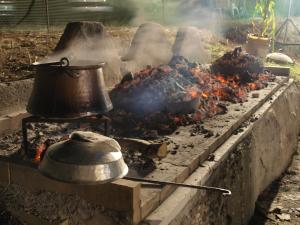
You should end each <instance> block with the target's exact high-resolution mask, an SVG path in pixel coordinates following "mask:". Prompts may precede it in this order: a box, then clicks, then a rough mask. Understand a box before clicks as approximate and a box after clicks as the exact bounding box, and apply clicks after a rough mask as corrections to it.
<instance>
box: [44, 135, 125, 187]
mask: <svg viewBox="0 0 300 225" xmlns="http://www.w3.org/2000/svg"><path fill="white" fill-rule="evenodd" d="M39 170H40V171H41V172H42V173H43V174H44V175H45V176H47V177H49V178H51V179H55V180H59V181H63V182H69V183H78V184H95V183H107V182H111V181H114V180H116V179H119V178H122V177H124V176H125V175H126V174H127V173H128V167H127V165H126V164H125V162H124V160H123V157H122V153H121V147H120V145H119V144H118V142H116V141H115V140H114V139H111V138H108V137H105V136H102V135H99V134H95V133H92V132H74V133H72V134H71V137H70V140H67V141H62V142H59V143H56V144H54V145H51V146H50V147H49V148H48V149H47V151H46V152H45V155H44V156H43V158H42V161H41V163H40V165H39Z"/></svg>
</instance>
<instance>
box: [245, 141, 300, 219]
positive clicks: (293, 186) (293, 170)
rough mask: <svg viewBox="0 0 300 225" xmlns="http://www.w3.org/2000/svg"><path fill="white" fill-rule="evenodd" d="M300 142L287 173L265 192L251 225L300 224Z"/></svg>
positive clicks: (258, 202) (257, 205) (259, 200)
mask: <svg viewBox="0 0 300 225" xmlns="http://www.w3.org/2000/svg"><path fill="white" fill-rule="evenodd" d="M299 184H300V142H299V147H298V151H297V153H296V155H295V156H294V158H293V161H292V163H291V165H290V167H289V168H288V169H287V171H286V172H285V173H284V174H283V176H282V177H281V178H279V179H278V180H277V181H274V183H273V184H272V185H270V187H268V188H267V190H265V191H264V192H263V193H262V194H261V196H260V197H259V199H258V201H257V203H256V212H255V215H254V217H253V218H252V221H251V222H250V224H249V225H297V224H300V185H299Z"/></svg>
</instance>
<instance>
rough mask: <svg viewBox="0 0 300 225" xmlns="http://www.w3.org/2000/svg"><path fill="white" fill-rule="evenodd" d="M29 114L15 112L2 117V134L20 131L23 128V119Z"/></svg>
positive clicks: (0, 120) (0, 119)
mask: <svg viewBox="0 0 300 225" xmlns="http://www.w3.org/2000/svg"><path fill="white" fill-rule="evenodd" d="M26 116H29V114H28V113H27V112H25V111H20V112H14V113H11V114H8V115H6V116H1V117H0V134H2V133H4V132H6V131H13V130H18V129H20V128H21V126H22V119H23V118H24V117H26Z"/></svg>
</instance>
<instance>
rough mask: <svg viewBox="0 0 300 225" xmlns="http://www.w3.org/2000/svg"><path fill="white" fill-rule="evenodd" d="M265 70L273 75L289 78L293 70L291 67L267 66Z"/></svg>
mask: <svg viewBox="0 0 300 225" xmlns="http://www.w3.org/2000/svg"><path fill="white" fill-rule="evenodd" d="M264 70H267V71H269V72H270V73H272V74H276V75H278V76H285V77H289V76H290V73H291V68H290V67H289V66H265V67H264Z"/></svg>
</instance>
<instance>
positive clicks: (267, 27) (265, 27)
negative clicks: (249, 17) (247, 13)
mask: <svg viewBox="0 0 300 225" xmlns="http://www.w3.org/2000/svg"><path fill="white" fill-rule="evenodd" d="M275 3H276V0H257V1H256V5H255V14H256V15H257V16H260V17H261V18H262V30H261V32H260V34H259V35H260V36H261V37H274V35H275V31H276V18H275Z"/></svg>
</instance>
